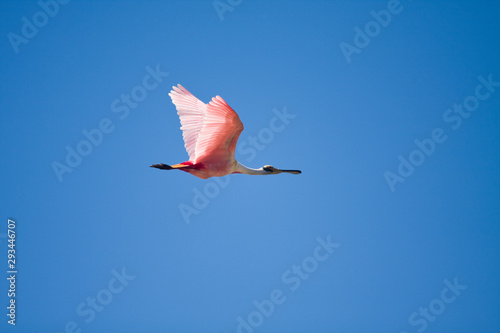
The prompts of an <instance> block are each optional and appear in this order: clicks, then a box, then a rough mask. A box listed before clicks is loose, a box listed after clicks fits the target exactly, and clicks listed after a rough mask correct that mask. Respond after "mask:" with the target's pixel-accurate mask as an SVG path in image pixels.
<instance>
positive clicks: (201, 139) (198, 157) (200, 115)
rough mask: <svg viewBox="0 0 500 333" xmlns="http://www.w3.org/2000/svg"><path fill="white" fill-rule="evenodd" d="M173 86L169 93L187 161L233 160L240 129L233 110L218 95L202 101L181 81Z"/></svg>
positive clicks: (239, 122) (238, 120)
mask: <svg viewBox="0 0 500 333" xmlns="http://www.w3.org/2000/svg"><path fill="white" fill-rule="evenodd" d="M172 88H173V90H172V91H171V92H170V94H169V95H170V97H171V98H172V102H173V103H174V104H175V106H176V108H177V114H178V115H179V118H180V120H181V125H182V126H181V130H182V136H183V138H184V146H185V147H186V150H187V152H188V155H189V161H191V162H193V163H194V164H196V163H200V162H202V161H205V160H212V161H214V160H230V159H233V158H234V150H235V148H236V142H237V141H238V138H239V136H240V133H241V131H243V124H242V123H241V121H240V118H239V117H238V115H237V114H236V112H234V110H233V109H231V107H230V106H229V105H228V104H227V103H226V102H225V101H224V100H223V99H222V97H220V96H216V97H214V98H212V101H210V103H208V104H204V103H203V102H202V101H200V100H199V99H197V98H196V97H194V96H193V94H191V93H190V92H189V91H188V90H187V89H186V88H184V87H183V86H181V85H180V84H178V85H177V87H175V86H174V87H172Z"/></svg>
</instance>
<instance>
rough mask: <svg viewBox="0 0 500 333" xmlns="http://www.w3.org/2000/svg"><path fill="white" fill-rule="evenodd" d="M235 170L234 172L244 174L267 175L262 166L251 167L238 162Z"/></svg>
mask: <svg viewBox="0 0 500 333" xmlns="http://www.w3.org/2000/svg"><path fill="white" fill-rule="evenodd" d="M237 163H238V165H237V166H236V170H235V171H234V172H239V173H244V174H245V175H268V174H269V172H267V171H264V170H263V169H262V168H259V169H252V168H249V167H246V166H244V165H243V164H241V163H240V162H237Z"/></svg>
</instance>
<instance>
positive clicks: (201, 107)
mask: <svg viewBox="0 0 500 333" xmlns="http://www.w3.org/2000/svg"><path fill="white" fill-rule="evenodd" d="M168 95H169V96H170V98H172V103H174V105H175V107H176V108H177V114H178V115H179V119H180V121H181V130H182V138H183V139H184V147H185V148H186V151H187V153H188V155H189V160H190V161H194V160H195V156H196V141H197V140H198V136H199V134H200V131H201V129H202V127H203V119H204V117H205V111H206V105H205V103H203V102H202V101H200V100H199V99H198V98H196V97H194V95H193V94H191V93H190V92H189V91H188V90H187V89H186V88H184V87H183V86H181V85H180V84H178V85H177V87H176V86H173V87H172V90H171V91H170V93H169V94H168Z"/></svg>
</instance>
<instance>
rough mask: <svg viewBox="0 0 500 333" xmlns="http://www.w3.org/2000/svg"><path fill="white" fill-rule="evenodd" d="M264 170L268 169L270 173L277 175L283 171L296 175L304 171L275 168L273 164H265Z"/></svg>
mask: <svg viewBox="0 0 500 333" xmlns="http://www.w3.org/2000/svg"><path fill="white" fill-rule="evenodd" d="M262 170H264V171H266V172H267V173H268V174H269V175H277V174H279V173H282V172H286V173H291V174H294V175H298V174H300V173H302V171H300V170H282V169H278V168H275V167H273V166H271V165H264V166H263V167H262Z"/></svg>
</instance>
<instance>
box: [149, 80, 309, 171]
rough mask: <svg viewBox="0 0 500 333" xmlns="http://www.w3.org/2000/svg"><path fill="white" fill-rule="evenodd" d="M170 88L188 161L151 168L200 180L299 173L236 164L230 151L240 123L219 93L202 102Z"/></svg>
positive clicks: (236, 137) (185, 92) (180, 87)
mask: <svg viewBox="0 0 500 333" xmlns="http://www.w3.org/2000/svg"><path fill="white" fill-rule="evenodd" d="M172 88H173V89H172V90H171V91H170V93H169V96H170V97H171V98H172V103H174V105H175V107H176V108H177V114H178V115H179V118H180V120H181V125H182V126H181V130H182V137H183V139H184V147H186V150H187V153H188V155H189V161H187V162H183V163H180V164H175V165H167V164H163V163H160V164H153V165H151V167H152V168H157V169H161V170H173V169H178V170H182V171H186V172H189V173H190V174H192V175H194V176H196V177H199V178H202V179H207V178H210V177H222V176H225V175H228V174H230V173H244V174H247V175H276V174H279V173H282V172H286V173H291V174H294V175H298V174H299V173H301V171H300V170H282V169H278V168H275V167H273V166H270V165H265V166H263V167H262V168H259V169H251V168H248V167H246V166H244V165H243V164H241V163H239V162H238V161H236V159H235V158H234V150H235V148H236V142H237V141H238V137H239V136H240V133H241V131H243V124H242V123H241V121H240V118H239V117H238V115H237V114H236V112H234V110H233V109H231V107H230V106H229V105H228V104H227V103H226V102H225V101H224V100H223V99H222V97H220V96H215V97H214V98H212V101H210V102H209V103H208V104H205V103H203V102H202V101H200V100H199V99H198V98H196V97H194V96H193V94H191V93H190V92H189V91H188V90H187V89H186V88H184V87H183V86H181V85H180V84H178V85H177V87H176V86H173V87H172Z"/></svg>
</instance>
